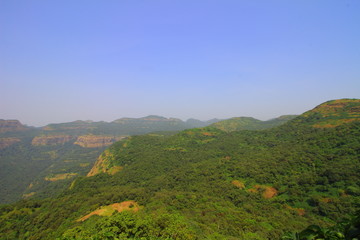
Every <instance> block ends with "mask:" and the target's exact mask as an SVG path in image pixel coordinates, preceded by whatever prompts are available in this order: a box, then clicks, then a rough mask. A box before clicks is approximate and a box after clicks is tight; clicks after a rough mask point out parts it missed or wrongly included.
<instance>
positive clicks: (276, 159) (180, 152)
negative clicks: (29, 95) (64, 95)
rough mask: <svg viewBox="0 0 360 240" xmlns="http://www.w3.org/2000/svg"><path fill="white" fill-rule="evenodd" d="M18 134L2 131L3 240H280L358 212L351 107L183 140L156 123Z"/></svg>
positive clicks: (238, 124)
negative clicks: (285, 236) (163, 129)
mask: <svg viewBox="0 0 360 240" xmlns="http://www.w3.org/2000/svg"><path fill="white" fill-rule="evenodd" d="M160 123H161V124H163V125H161V124H160ZM19 124H20V123H19V122H17V121H9V122H8V123H6V121H2V122H1V126H2V129H5V130H6V131H5V130H3V133H1V140H2V141H3V142H5V143H3V144H2V146H3V147H2V149H1V150H0V154H1V155H0V160H1V164H2V166H1V167H0V171H1V172H0V176H1V177H2V179H1V184H2V186H1V188H0V189H1V190H2V193H1V196H2V199H1V201H2V202H12V201H15V200H17V199H19V198H20V197H23V198H25V199H27V200H24V201H20V202H17V203H14V204H12V205H7V206H4V207H2V208H0V226H1V227H0V232H1V234H2V235H3V236H4V238H5V239H6V238H8V239H56V238H60V239H91V238H95V239H115V238H119V237H121V238H124V239H137V238H144V239H254V240H255V239H279V238H280V237H281V236H282V235H283V234H284V233H285V232H286V231H300V230H301V229H303V228H305V227H306V226H308V225H310V224H317V225H320V226H321V227H329V226H331V225H333V224H334V222H335V221H339V220H341V219H343V220H349V219H350V218H351V216H352V215H354V214H355V213H356V210H357V209H358V207H359V206H358V203H359V202H360V191H359V189H360V175H359V174H360V169H359V166H360V162H359V161H360V152H359V146H360V142H359V141H360V125H359V124H360V100H359V99H340V100H332V101H328V102H325V103H323V104H320V105H319V106H317V107H315V108H314V109H312V110H309V111H307V112H305V113H304V114H302V115H300V116H297V117H295V116H283V117H279V118H277V119H273V120H270V121H259V120H256V119H253V118H249V117H246V118H244V117H243V118H233V119H228V120H224V121H220V122H216V123H213V124H210V125H209V126H206V127H201V128H191V129H186V130H182V131H179V130H178V129H179V128H180V127H183V126H184V125H183V124H184V122H181V121H178V120H174V119H166V118H163V117H158V116H149V117H145V118H141V119H119V120H116V121H114V122H112V123H92V122H86V121H77V122H72V123H64V124H54V125H53V124H51V125H48V126H46V127H43V128H40V129H37V128H27V127H22V125H19ZM118 125H120V126H121V127H120V126H118ZM124 126H127V128H125V127H124ZM162 126H163V127H164V128H165V129H166V131H160V130H159V129H161V127H162ZM111 127H112V128H111ZM171 127H173V128H174V129H175V131H172V132H170V130H169V129H170V128H171ZM11 128H13V129H14V131H8V130H9V129H11ZM135 130H137V131H135ZM140 130H142V131H144V132H146V134H143V135H141V134H133V135H131V134H128V135H127V136H124V135H115V134H113V135H111V136H110V135H107V133H110V132H113V133H114V132H116V133H124V132H125V131H127V133H134V132H136V133H138V132H139V131H140ZM150 130H151V131H150ZM130 135H131V136H130ZM117 140H119V141H117ZM115 141H117V142H115ZM113 142H115V143H114V144H112V143H113ZM106 147H107V148H106ZM339 231H340V230H339ZM341 231H343V234H347V236H350V235H351V234H353V233H348V232H346V231H345V230H344V229H342V230H341ZM349 234H350V235H349Z"/></svg>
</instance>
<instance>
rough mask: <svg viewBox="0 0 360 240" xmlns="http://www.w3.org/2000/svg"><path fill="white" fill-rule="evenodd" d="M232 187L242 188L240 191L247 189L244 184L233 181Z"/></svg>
mask: <svg viewBox="0 0 360 240" xmlns="http://www.w3.org/2000/svg"><path fill="white" fill-rule="evenodd" d="M231 184H232V185H234V186H236V187H238V188H240V189H244V188H245V184H244V183H243V182H240V181H239V180H233V181H232V182H231Z"/></svg>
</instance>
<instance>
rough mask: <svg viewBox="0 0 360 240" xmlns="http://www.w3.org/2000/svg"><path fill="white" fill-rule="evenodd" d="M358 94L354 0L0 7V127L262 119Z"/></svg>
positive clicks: (21, 2) (359, 9) (39, 0)
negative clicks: (4, 123)
mask: <svg viewBox="0 0 360 240" xmlns="http://www.w3.org/2000/svg"><path fill="white" fill-rule="evenodd" d="M359 97H360V1H358V0H353V1H349V0H337V1H335V0H298V1H297V0H294V1H289V0H284V1H272V0H224V1H219V0H216V1H215V0H172V1H169V0H151V1H149V0H131V1H130V0H127V1H126V0H116V1H111V0H106V1H100V0H97V1H94V0H83V1H81V0H76V1H73V0H62V1H48V0H36V1H35V0H34V1H28V0H17V1H11V0H2V1H0V119H19V120H20V121H22V122H23V123H25V124H28V125H35V126H42V125H45V124H47V123H56V122H69V121H74V120H79V119H80V120H88V119H91V120H95V121H99V120H105V121H112V120H115V119H117V118H121V117H143V116H146V115H149V114H156V115H162V116H165V117H177V118H181V119H183V120H185V119H187V118H198V119H201V120H207V119H211V118H215V117H217V118H230V117H238V116H252V117H255V118H258V119H262V120H266V119H270V118H274V117H277V116H279V115H283V114H301V113H302V112H304V111H307V110H309V109H311V108H313V107H315V106H316V105H318V104H320V103H322V102H324V101H327V100H331V99H337V98H359Z"/></svg>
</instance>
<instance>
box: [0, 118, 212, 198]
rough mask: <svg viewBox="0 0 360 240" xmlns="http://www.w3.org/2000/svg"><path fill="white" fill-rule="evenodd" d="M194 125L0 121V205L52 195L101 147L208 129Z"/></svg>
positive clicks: (178, 122) (154, 120) (175, 122)
mask: <svg viewBox="0 0 360 240" xmlns="http://www.w3.org/2000/svg"><path fill="white" fill-rule="evenodd" d="M195 122H196V123H195V124H193V122H192V121H188V122H184V121H182V120H179V119H175V118H165V117H160V116H147V117H143V118H122V119H118V120H115V121H113V122H110V123H109V122H93V121H74V122H69V123H59V124H49V125H47V126H45V127H41V128H33V127H27V126H25V125H23V124H21V123H20V122H19V121H18V120H0V203H9V202H14V201H16V200H19V199H21V198H30V197H38V198H39V197H41V198H44V197H49V196H55V195H56V194H58V193H59V192H61V191H62V190H63V189H64V187H66V186H67V185H68V184H69V183H70V182H71V181H72V179H73V178H75V177H76V176H84V175H86V174H87V172H88V171H89V170H90V168H91V166H92V165H93V164H94V162H95V161H96V158H97V157H98V156H99V155H100V153H101V152H102V151H104V149H105V148H106V147H108V146H110V145H111V144H113V143H114V142H116V141H118V140H121V139H123V138H126V137H128V136H130V135H136V134H145V133H150V132H156V131H169V132H174V131H180V130H184V129H187V128H193V127H195V126H199V125H201V126H206V125H209V124H210V122H209V123H208V122H202V121H195ZM211 123H212V122H211ZM161 134H169V133H165V132H164V133H161Z"/></svg>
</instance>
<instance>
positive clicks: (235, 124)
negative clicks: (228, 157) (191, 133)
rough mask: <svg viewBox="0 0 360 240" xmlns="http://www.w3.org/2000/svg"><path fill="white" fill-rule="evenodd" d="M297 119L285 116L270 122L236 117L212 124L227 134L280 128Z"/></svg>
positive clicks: (293, 116) (292, 116) (294, 116)
mask: <svg viewBox="0 0 360 240" xmlns="http://www.w3.org/2000/svg"><path fill="white" fill-rule="evenodd" d="M294 118H296V115H284V116H280V117H278V118H274V119H271V120H268V121H261V120H258V119H255V118H252V117H235V118H230V119H227V120H223V121H219V122H216V123H214V124H212V125H211V126H212V127H215V128H218V129H220V130H223V131H226V132H232V131H240V130H262V129H268V128H273V127H276V126H280V125H281V124H284V123H286V122H287V121H289V120H291V119H294Z"/></svg>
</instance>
